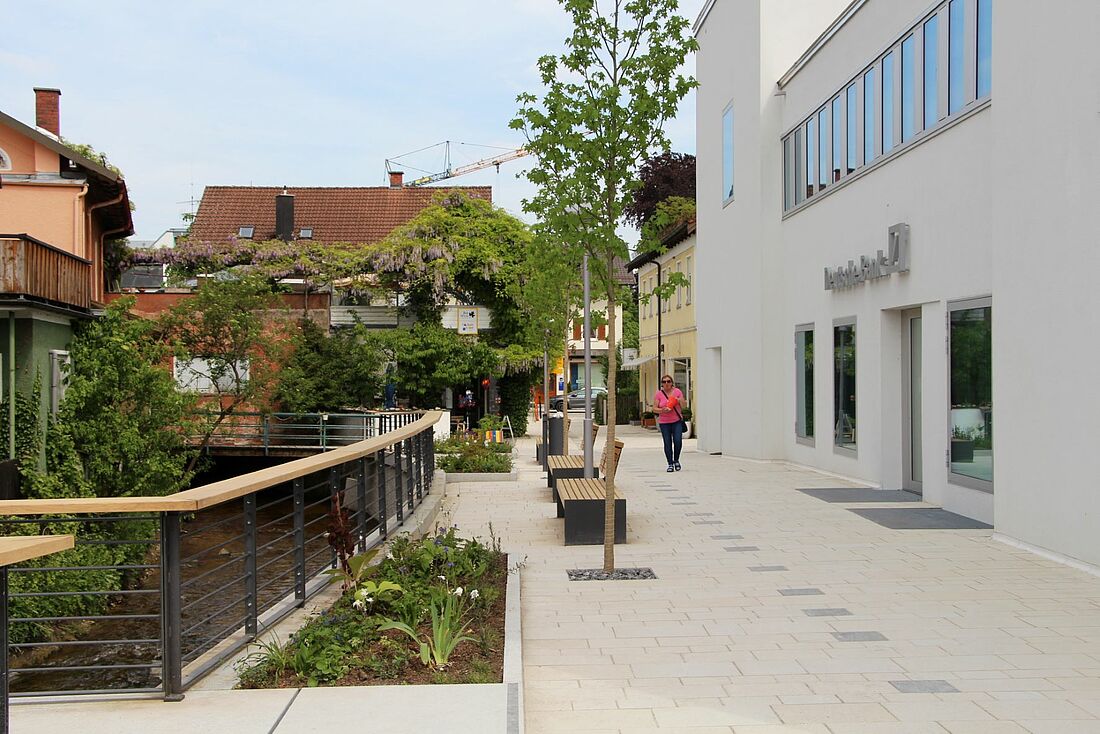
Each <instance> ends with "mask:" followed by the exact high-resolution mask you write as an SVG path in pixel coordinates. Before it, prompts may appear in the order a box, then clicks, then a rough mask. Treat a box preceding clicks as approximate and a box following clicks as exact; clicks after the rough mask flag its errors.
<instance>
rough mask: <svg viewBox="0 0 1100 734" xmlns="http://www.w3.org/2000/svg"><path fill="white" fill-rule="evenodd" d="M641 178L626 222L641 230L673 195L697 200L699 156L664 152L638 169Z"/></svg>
mask: <svg viewBox="0 0 1100 734" xmlns="http://www.w3.org/2000/svg"><path fill="white" fill-rule="evenodd" d="M638 178H639V180H640V181H641V183H640V184H639V186H638V188H636V189H634V193H633V196H632V198H631V201H630V203H629V204H627V205H626V208H625V209H624V210H623V214H624V216H625V218H626V221H628V222H630V223H631V224H633V225H634V226H635V227H638V228H639V229H641V227H642V225H643V224H645V223H646V222H648V221H649V219H650V217H652V216H653V214H654V212H655V211H656V210H657V205H658V204H660V203H661V202H662V201H664V200H666V199H668V198H669V197H670V196H677V197H680V198H683V199H692V200H694V199H695V156H693V155H691V154H690V153H662V154H660V155H658V156H654V157H653V158H650V159H649V160H647V161H646V162H645V163H643V164H642V166H641V168H639V169H638Z"/></svg>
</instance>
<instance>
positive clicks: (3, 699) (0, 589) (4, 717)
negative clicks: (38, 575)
mask: <svg viewBox="0 0 1100 734" xmlns="http://www.w3.org/2000/svg"><path fill="white" fill-rule="evenodd" d="M0 732H3V734H7V732H8V567H7V566H0Z"/></svg>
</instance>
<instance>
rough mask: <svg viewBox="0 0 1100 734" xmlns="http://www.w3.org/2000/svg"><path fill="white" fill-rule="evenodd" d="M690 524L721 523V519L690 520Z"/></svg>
mask: <svg viewBox="0 0 1100 734" xmlns="http://www.w3.org/2000/svg"><path fill="white" fill-rule="evenodd" d="M691 524H692V525H721V524H722V521H721V520H692V521H691Z"/></svg>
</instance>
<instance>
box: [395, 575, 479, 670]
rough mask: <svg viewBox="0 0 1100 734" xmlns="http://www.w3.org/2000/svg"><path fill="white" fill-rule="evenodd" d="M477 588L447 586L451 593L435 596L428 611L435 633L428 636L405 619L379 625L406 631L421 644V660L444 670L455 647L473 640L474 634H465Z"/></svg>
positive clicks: (419, 645) (417, 643) (448, 591)
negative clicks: (470, 589) (423, 637)
mask: <svg viewBox="0 0 1100 734" xmlns="http://www.w3.org/2000/svg"><path fill="white" fill-rule="evenodd" d="M479 593H480V592H478V591H477V590H476V589H475V590H473V591H471V592H469V593H467V592H466V590H465V589H463V587H461V586H459V587H456V588H455V589H453V590H451V589H447V593H445V594H442V595H440V596H441V598H439V599H437V600H434V601H433V602H432V604H431V606H429V607H428V611H429V612H430V613H431V618H432V633H431V636H430V637H427V638H426V639H423V640H422V639H420V635H419V633H418V632H417V630H415V629H413V628H412V627H410V626H409V625H407V624H405V623H404V622H399V621H396V620H392V619H389V620H386V621H384V622H383V623H382V624H381V625H380V626H379V627H378V629H379V630H380V631H385V630H391V629H392V630H397V631H399V632H404V633H405V634H406V635H408V636H409V637H410V638H411V639H412V641H413V642H414V643H415V644H416V645H417V646H418V647H419V648H420V662H422V663H424V665H429V666H431V667H433V668H435V669H436V670H443V669H444V668H446V667H447V666H448V665H449V664H450V658H451V655H452V654H453V653H454V651H455V648H456V647H458V646H459V645H461V644H462V643H463V642H473V641H474V638H473V637H470V636H469V635H466V634H463V633H464V632H465V631H466V618H467V616H468V615H469V612H470V602H469V599H470V598H471V597H472V598H474V599H476V598H477V596H476V595H477V594H479Z"/></svg>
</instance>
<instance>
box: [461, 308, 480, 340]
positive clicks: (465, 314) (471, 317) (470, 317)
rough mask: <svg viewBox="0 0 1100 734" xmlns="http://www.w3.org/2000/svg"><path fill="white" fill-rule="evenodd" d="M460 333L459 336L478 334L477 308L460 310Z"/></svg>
mask: <svg viewBox="0 0 1100 734" xmlns="http://www.w3.org/2000/svg"><path fill="white" fill-rule="evenodd" d="M458 333H459V334H476V333H477V309H476V308H460V309H458Z"/></svg>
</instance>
